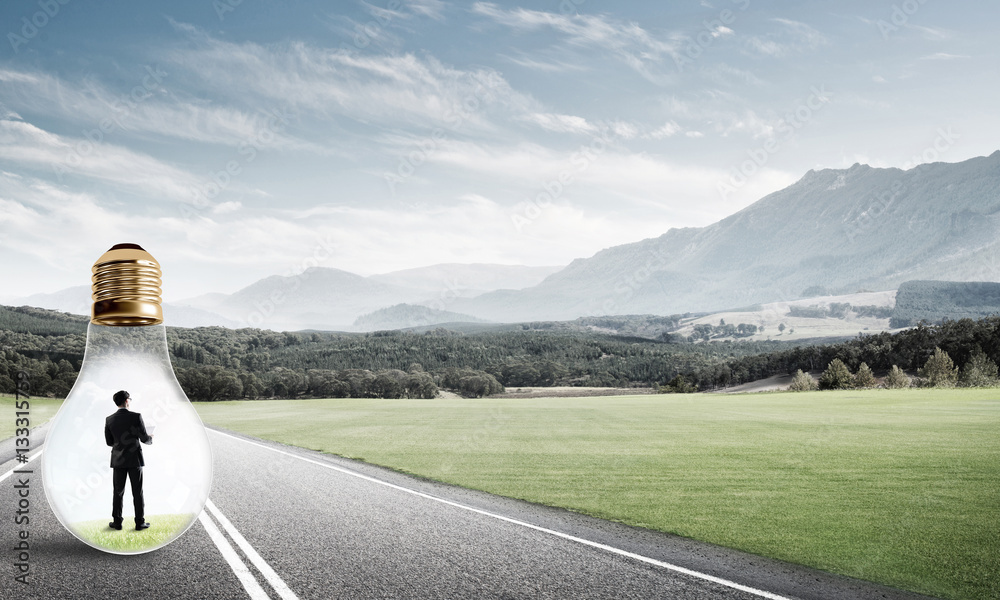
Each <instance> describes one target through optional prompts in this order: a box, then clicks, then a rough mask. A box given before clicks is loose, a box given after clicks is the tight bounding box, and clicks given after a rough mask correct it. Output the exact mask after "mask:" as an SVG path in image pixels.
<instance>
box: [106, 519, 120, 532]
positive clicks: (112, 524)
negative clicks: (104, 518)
mask: <svg viewBox="0 0 1000 600" xmlns="http://www.w3.org/2000/svg"><path fill="white" fill-rule="evenodd" d="M108 527H110V528H111V529H118V530H119V531H120V530H121V528H122V524H121V523H115V522H114V521H111V522H110V523H108Z"/></svg>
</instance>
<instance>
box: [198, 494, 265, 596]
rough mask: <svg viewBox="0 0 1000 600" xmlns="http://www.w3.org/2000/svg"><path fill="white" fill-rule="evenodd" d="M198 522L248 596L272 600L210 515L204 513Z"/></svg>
mask: <svg viewBox="0 0 1000 600" xmlns="http://www.w3.org/2000/svg"><path fill="white" fill-rule="evenodd" d="M198 520H199V521H201V525H202V527H204V528H205V531H207V532H208V537H210V538H212V541H213V542H215V545H216V547H218V549H219V552H221V553H222V558H224V559H226V562H227V563H229V567H230V568H231V569H232V570H233V573H234V574H235V575H236V578H237V579H239V580H240V583H242V584H243V588H244V589H245V590H246V591H247V594H250V598H252V600H271V598H270V596H268V595H267V593H266V592H264V588H262V587H260V584H259V583H257V578H256V577H254V576H253V573H251V572H250V569H249V567H247V566H246V565H245V564H244V563H243V561H242V560H241V559H240V556H239V554H237V553H236V550H234V549H233V547H232V546H231V545H230V544H229V542H228V541H226V537H225V536H224V535H222V532H220V531H219V528H218V527H216V526H215V523H213V522H212V520H211V519H209V518H208V515H206V514H205V513H204V512H202V513H201V514H200V515H198Z"/></svg>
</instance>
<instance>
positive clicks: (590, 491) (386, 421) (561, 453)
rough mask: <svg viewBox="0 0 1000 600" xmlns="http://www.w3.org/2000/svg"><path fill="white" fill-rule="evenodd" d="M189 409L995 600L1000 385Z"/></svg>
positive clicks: (660, 524) (413, 468) (223, 423)
mask: <svg viewBox="0 0 1000 600" xmlns="http://www.w3.org/2000/svg"><path fill="white" fill-rule="evenodd" d="M196 406H197V409H198V411H199V412H200V413H201V415H202V418H203V419H204V420H205V421H206V422H207V423H211V424H214V425H217V426H220V427H224V428H227V429H232V430H235V431H241V432H244V433H247V434H250V435H254V436H258V437H262V438H267V439H271V440H276V441H279V442H284V443H287V444H294V445H296V446H301V447H305V448H312V449H315V450H321V451H324V452H330V453H334V454H338V455H342V456H348V457H353V458H359V459H363V460H366V461H368V462H372V463H376V464H380V465H386V466H389V467H392V468H395V469H399V470H402V471H406V472H410V473H415V474H419V475H422V476H425V477H430V478H433V479H437V480H440V481H445V482H449V483H454V484H458V485H461V486H466V487H470V488H476V489H481V490H486V491H489V492H493V493H496V494H501V495H504V496H510V497H514V498H522V499H525V500H530V501H534V502H541V503H544V504H549V505H554V506H561V507H566V508H569V509H572V510H576V511H580V512H584V513H587V514H591V515H595V516H598V517H603V518H607V519H613V520H617V521H622V522H625V523H629V524H632V525H638V526H642V527H648V528H651V529H657V530H661V531H667V532H672V533H677V534H680V535H683V536H688V537H692V538H697V539H701V540H706V541H709V542H714V543H717V544H722V545H725V546H730V547H734V548H740V549H743V550H747V551H750V552H754V553H758V554H762V555H767V556H772V557H776V558H780V559H784V560H788V561H792V562H797V563H801V564H805V565H810V566H813V567H817V568H820V569H825V570H828V571H833V572H837V573H843V574H846V575H850V576H854V577H860V578H863V579H868V580H872V581H879V582H882V583H887V584H890V585H894V586H897V587H901V588H906V589H910V590H914V591H920V592H924V593H929V594H933V595H938V596H943V597H948V598H997V597H1000V527H998V524H1000V390H992V389H985V390H963V389H956V390H940V389H930V390H917V389H913V390H892V391H888V390H872V391H847V392H807V393H798V394H794V393H784V394H750V395H732V396H726V395H704V394H698V395H660V396H622V397H592V398H545V399H525V400H511V399H488V398H487V399H478V400H464V399H434V400H363V399H346V400H344V399H328V400H282V401H256V402H219V403H213V404H204V403H199V404H197V405H196Z"/></svg>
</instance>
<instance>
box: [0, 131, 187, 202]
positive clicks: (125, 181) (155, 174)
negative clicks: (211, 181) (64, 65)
mask: <svg viewBox="0 0 1000 600" xmlns="http://www.w3.org/2000/svg"><path fill="white" fill-rule="evenodd" d="M0 158H3V159H5V160H7V161H9V162H11V163H19V164H21V165H23V166H27V167H29V168H35V169H41V170H43V171H44V172H47V173H48V174H49V176H50V177H53V178H59V177H63V176H65V175H67V174H68V175H74V176H79V177H83V178H87V179H93V180H97V181H101V182H105V183H110V184H114V185H119V186H125V187H127V188H130V189H131V190H133V191H135V192H138V193H140V194H142V195H143V196H144V197H146V198H149V199H151V200H154V199H158V198H170V199H173V200H189V199H191V197H192V190H193V189H195V188H196V187H197V186H199V185H201V184H202V183H203V182H202V181H201V180H200V179H199V178H197V177H195V176H193V175H191V174H190V173H187V172H185V171H183V170H181V169H178V168H176V167H174V166H171V165H169V164H166V163H163V162H161V161H159V160H157V159H155V158H153V157H151V156H148V155H145V154H141V153H138V152H133V151H132V150H128V149H126V148H123V147H120V146H115V145H112V144H109V143H93V142H92V141H91V140H89V139H86V138H70V137H64V136H60V135H56V134H53V133H50V132H48V131H45V130H43V129H40V128H38V127H36V126H34V125H32V124H30V123H26V122H24V121H12V120H3V119H0Z"/></svg>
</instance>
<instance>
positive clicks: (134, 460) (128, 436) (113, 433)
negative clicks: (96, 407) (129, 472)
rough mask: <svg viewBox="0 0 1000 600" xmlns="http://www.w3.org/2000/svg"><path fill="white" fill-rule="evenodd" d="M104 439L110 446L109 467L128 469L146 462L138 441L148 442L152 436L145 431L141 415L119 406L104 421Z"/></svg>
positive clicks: (150, 441)
mask: <svg viewBox="0 0 1000 600" xmlns="http://www.w3.org/2000/svg"><path fill="white" fill-rule="evenodd" d="M104 441H106V442H107V443H108V445H109V446H111V467H112V468H119V469H129V468H132V467H141V466H143V465H144V464H146V463H145V462H144V461H143V460H142V446H140V445H139V442H142V443H144V444H150V443H152V438H151V437H149V434H148V433H146V425H145V423H143V422H142V415H140V414H139V413H135V412H132V411H130V410H129V409H127V408H119V409H118V412H116V413H115V414H113V415H111V416H110V417H108V418H107V420H106V421H105V422H104Z"/></svg>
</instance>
